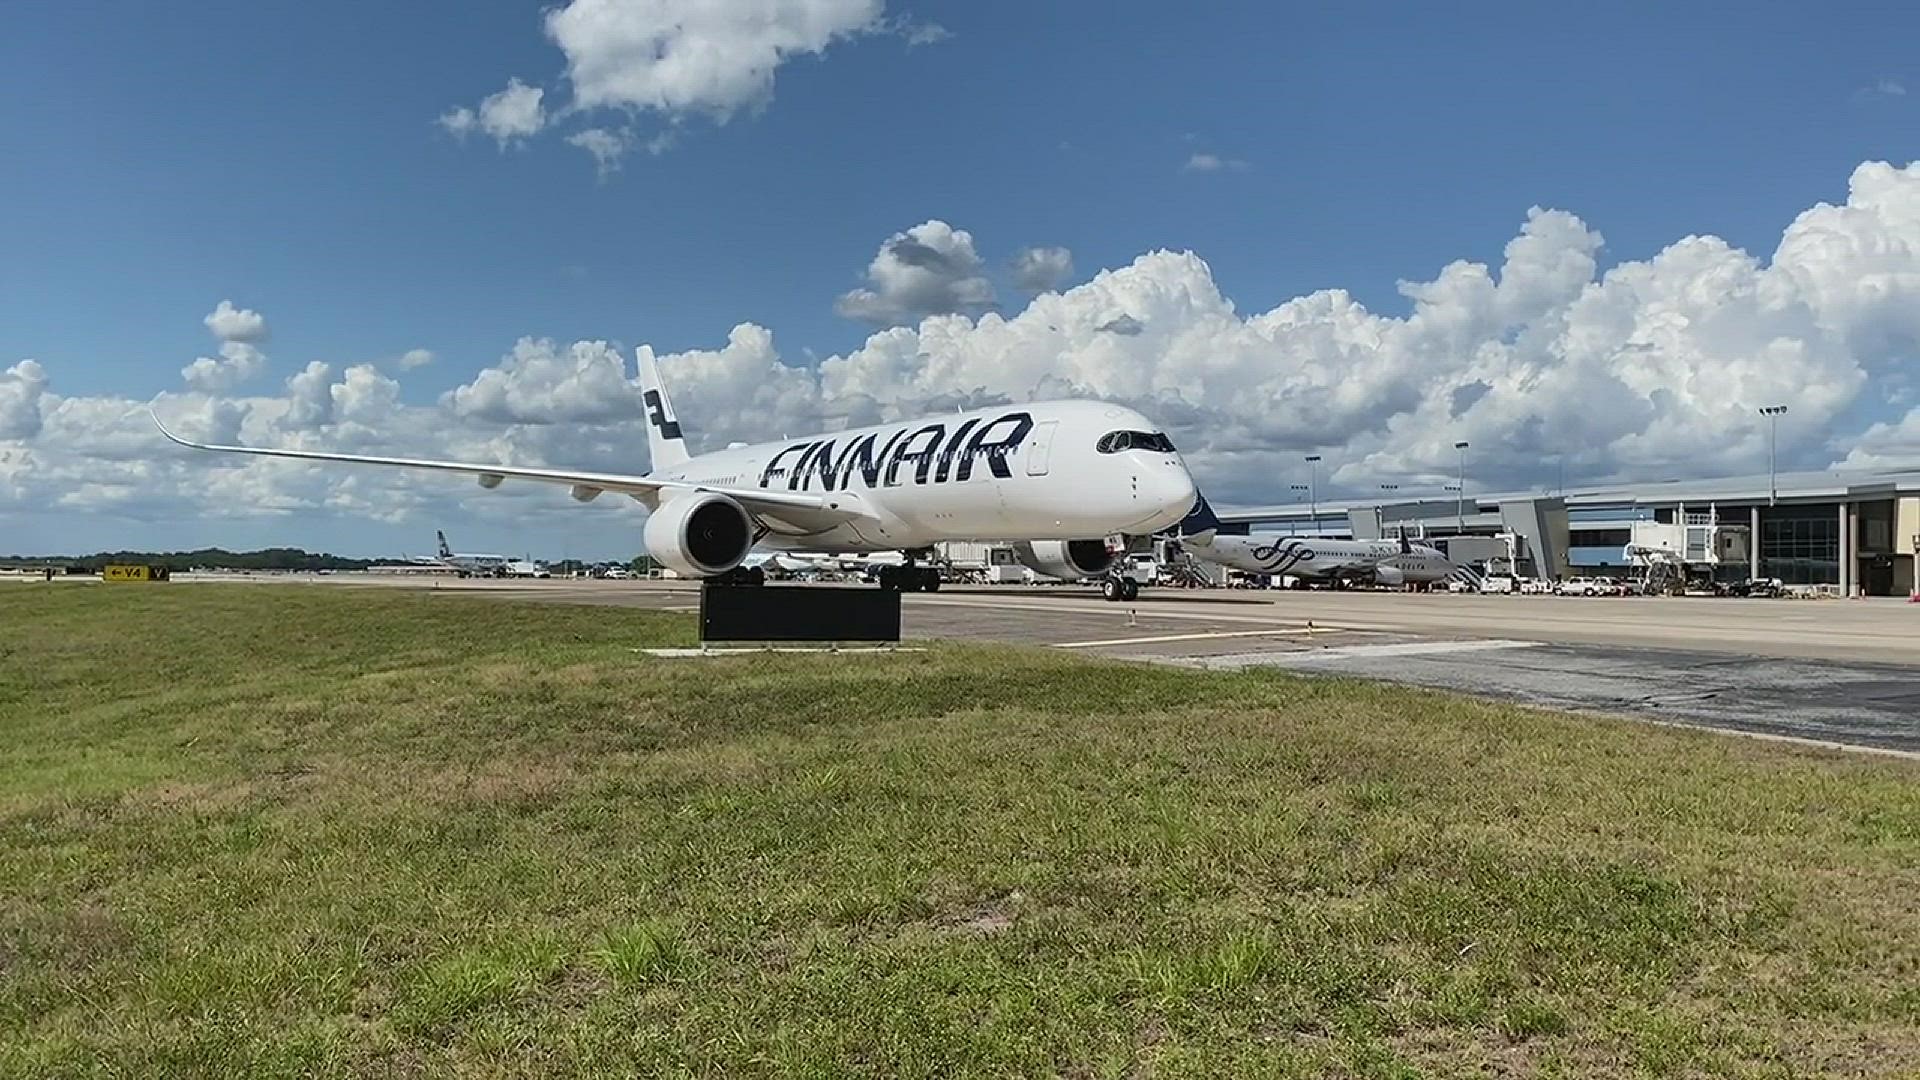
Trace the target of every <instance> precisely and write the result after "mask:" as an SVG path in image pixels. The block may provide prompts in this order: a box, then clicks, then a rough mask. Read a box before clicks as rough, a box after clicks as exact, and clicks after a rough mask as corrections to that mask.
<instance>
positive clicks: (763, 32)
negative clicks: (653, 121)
mask: <svg viewBox="0 0 1920 1080" xmlns="http://www.w3.org/2000/svg"><path fill="white" fill-rule="evenodd" d="M881 8H882V0H729V2H728V3H723V4H714V3H686V2H671V0H572V2H571V3H569V4H567V5H566V6H565V7H562V8H558V9H555V10H553V11H550V12H548V13H547V16H546V29H547V36H548V37H549V38H551V39H552V40H553V42H554V44H556V45H558V46H559V47H560V51H561V52H563V53H565V54H566V60H567V80H568V81H569V82H570V83H571V84H572V86H573V98H574V104H575V105H576V106H577V107H579V108H583V109H592V108H597V107H601V106H611V107H614V108H621V109H629V110H636V111H644V110H656V111H659V112H664V113H677V112H708V113H713V114H716V115H718V116H721V117H725V116H727V115H728V114H730V113H732V112H734V111H736V110H738V109H741V108H747V107H751V106H756V105H761V104H764V103H765V102H767V101H768V100H769V99H771V98H772V97H773V80H774V73H775V72H776V71H777V70H779V68H780V65H781V64H783V63H785V62H787V61H788V60H791V59H793V58H795V57H798V56H806V55H810V54H816V53H820V52H824V51H825V50H826V49H827V47H828V46H829V45H832V44H833V43H834V42H836V41H839V40H842V39H844V38H848V37H851V36H853V35H855V34H859V33H861V32H863V31H866V30H871V29H875V28H877V27H878V25H879V23H880V21H881Z"/></svg>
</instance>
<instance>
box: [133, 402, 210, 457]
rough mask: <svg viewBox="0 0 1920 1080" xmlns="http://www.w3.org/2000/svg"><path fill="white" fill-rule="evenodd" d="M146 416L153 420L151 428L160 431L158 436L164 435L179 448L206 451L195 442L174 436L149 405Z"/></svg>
mask: <svg viewBox="0 0 1920 1080" xmlns="http://www.w3.org/2000/svg"><path fill="white" fill-rule="evenodd" d="M147 416H148V417H150V418H151V419H152V420H153V426H154V427H157V428H159V429H160V434H162V435H165V436H166V437H167V438H168V439H169V440H170V441H172V442H177V443H179V444H180V445H181V446H190V447H192V448H193V449H195V450H205V449H206V447H205V446H202V445H201V444H199V443H197V442H188V441H187V440H185V439H183V438H181V437H180V436H178V435H175V434H174V433H173V432H171V431H168V430H167V425H165V424H163V423H161V422H160V414H159V413H157V412H155V411H153V406H151V405H149V406H147Z"/></svg>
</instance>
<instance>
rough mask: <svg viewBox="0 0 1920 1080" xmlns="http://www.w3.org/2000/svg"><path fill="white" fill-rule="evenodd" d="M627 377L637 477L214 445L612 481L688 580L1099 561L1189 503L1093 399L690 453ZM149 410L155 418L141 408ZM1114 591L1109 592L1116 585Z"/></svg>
mask: <svg viewBox="0 0 1920 1080" xmlns="http://www.w3.org/2000/svg"><path fill="white" fill-rule="evenodd" d="M639 356H640V391H641V400H642V402H643V403H644V406H645V409H646V416H647V445H648V449H649V451H650V452H651V456H652V464H653V471H652V472H649V473H646V474H644V475H630V474H621V473H596V472H584V471H577V470H570V469H548V468H525V467H520V466H511V465H495V464H485V463H473V462H461V461H430V460H421V459H413V458H390V457H373V456H366V455H360V454H334V453H325V452H321V451H314V450H275V449H267V448H263V447H249V446H217V445H209V444H206V443H197V442H192V441H189V440H187V439H182V438H180V437H179V436H177V435H174V434H173V433H172V432H169V431H167V430H166V428H165V427H164V426H162V427H161V428H160V430H161V432H162V434H165V435H166V436H167V437H168V438H169V439H172V440H173V441H174V442H177V443H179V444H181V445H183V446H189V447H193V448H195V449H199V450H214V451H221V452H225V453H235V454H259V455H265V456H269V457H286V458H297V459H301V460H307V461H339V462H348V463H357V464H366V465H387V466H393V467H398V468H411V469H433V470H438V471H441V472H456V473H467V474H470V475H472V476H475V477H477V478H478V479H479V481H480V486H481V487H484V488H494V487H498V486H499V485H500V483H501V482H502V481H503V480H505V479H507V478H508V477H513V478H515V479H523V480H538V481H541V482H544V483H551V484H565V485H567V486H568V488H569V489H570V490H571V493H572V495H573V497H574V498H575V499H577V500H579V501H581V502H588V501H591V500H592V499H595V498H597V497H599V495H600V494H601V493H602V492H605V491H614V492H619V493H621V494H625V495H628V496H630V497H631V498H633V499H635V500H636V501H638V502H640V503H642V504H644V505H645V506H646V507H647V508H648V509H649V510H651V511H652V513H651V514H649V515H648V517H647V523H646V526H645V529H644V531H643V532H642V540H643V542H644V544H645V546H646V551H647V554H648V555H650V556H652V558H653V559H654V561H655V562H657V563H659V564H661V565H663V566H666V567H669V568H671V569H672V570H673V571H674V572H676V573H678V574H680V575H682V576H685V577H693V578H708V579H711V578H725V579H731V580H735V581H743V582H745V583H757V582H758V581H760V580H764V577H765V574H764V572H763V571H762V570H761V568H759V567H754V568H752V569H751V570H743V571H741V572H739V573H736V572H735V571H736V570H740V568H741V567H742V564H743V563H745V561H746V560H747V557H748V556H749V555H750V554H751V553H752V552H753V549H754V548H755V546H756V545H758V546H761V547H763V548H766V549H768V550H770V551H775V552H779V551H787V552H793V551H801V552H809V553H812V552H819V553H822V554H830V555H862V554H875V553H879V552H900V553H901V554H902V555H903V556H904V559H903V561H902V564H901V565H898V566H882V567H880V568H879V569H878V571H877V574H876V576H877V577H878V578H879V581H880V584H881V586H882V587H883V588H889V589H912V590H919V589H927V590H932V589H937V588H939V586H940V575H939V571H938V569H937V568H936V567H933V566H928V565H923V562H924V560H926V559H928V558H929V557H930V556H931V554H932V549H933V545H935V544H937V543H940V542H942V541H950V540H962V541H965V540H991V539H994V538H998V537H1006V536H1017V537H1025V538H1026V543H1027V544H1028V545H1029V546H1030V551H1031V552H1032V555H1033V557H1034V558H1035V560H1036V561H1039V562H1041V563H1043V564H1045V565H1049V566H1054V567H1057V568H1059V569H1063V570H1066V571H1068V572H1078V573H1083V574H1100V573H1104V572H1106V571H1107V569H1108V568H1109V567H1110V566H1112V565H1113V564H1114V563H1115V561H1116V552H1118V551H1123V550H1124V548H1125V539H1126V538H1127V537H1143V536H1151V535H1152V534H1154V533H1156V532H1159V531H1160V530H1162V529H1165V528H1167V527H1168V526H1171V525H1173V524H1175V523H1177V522H1178V521H1179V520H1180V519H1181V518H1182V517H1183V516H1185V514H1186V512H1187V510H1188V508H1189V507H1191V506H1192V505H1193V498H1194V486H1193V478H1192V477H1191V476H1189V475H1188V474H1187V468H1186V465H1185V463H1184V462H1182V461H1181V460H1180V455H1179V454H1178V453H1176V452H1175V451H1174V448H1173V444H1172V443H1171V442H1169V441H1168V440H1167V437H1166V436H1165V435H1163V434H1161V433H1159V432H1158V431H1157V430H1155V428H1154V426H1153V424H1152V423H1151V422H1150V421H1149V420H1147V418H1146V417H1144V416H1142V415H1140V414H1139V413H1137V412H1135V411H1133V410H1132V409H1128V408H1125V407H1123V406H1120V405H1111V404H1107V403H1105V402H1100V401H1049V402H1034V403H1031V404H1026V405H1003V406H995V407H992V408H986V409H973V410H968V411H963V412H959V413H955V414H950V415H942V416H929V417H926V418H924V419H920V420H912V421H907V422H904V423H893V424H881V425H877V426H874V427H862V428H853V429H849V430H846V431H839V432H830V433H825V434H820V435H814V436H810V437H807V438H803V439H795V440H782V441H780V442H773V443H761V444H758V445H754V446H739V447H731V448H729V449H725V450H719V451H715V452H713V453H710V454H703V455H700V456H698V457H695V456H693V455H692V454H690V453H689V452H688V450H687V444H686V440H685V438H684V437H683V435H682V433H681V429H680V422H679V420H677V419H675V417H674V413H673V404H672V402H671V400H669V398H668V397H667V392H666V387H665V386H664V385H662V383H661V381H660V372H659V370H658V368H657V366H656V365H655V363H654V359H653V354H652V352H651V350H646V349H642V350H641V351H640V354H639ZM154 423H155V424H159V418H158V417H157V416H156V417H155V418H154ZM1126 594H1127V590H1110V591H1109V593H1108V595H1109V597H1110V598H1113V599H1122V598H1124V597H1125V596H1126Z"/></svg>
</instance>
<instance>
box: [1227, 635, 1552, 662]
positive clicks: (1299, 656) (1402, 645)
mask: <svg viewBox="0 0 1920 1080" xmlns="http://www.w3.org/2000/svg"><path fill="white" fill-rule="evenodd" d="M1545 644H1546V642H1544V641H1509V640H1505V639H1495V640H1492V641H1403V642H1396V643H1394V644H1391V645H1335V646H1334V647H1332V648H1330V649H1320V650H1317V651H1314V652H1293V653H1279V654H1274V653H1253V654H1248V655H1251V656H1255V657H1259V658H1260V660H1261V662H1263V663H1273V664H1287V665H1292V664H1306V663H1318V662H1320V661H1323V660H1355V659H1362V658H1368V657H1376V656H1439V655H1445V654H1447V653H1464V652H1487V651H1490V650H1494V649H1536V648H1539V647H1541V646H1543V645H1545ZM1206 659H1210V660H1215V661H1229V660H1235V659H1239V657H1230V656H1215V657H1207V658H1206Z"/></svg>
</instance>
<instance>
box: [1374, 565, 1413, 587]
mask: <svg viewBox="0 0 1920 1080" xmlns="http://www.w3.org/2000/svg"><path fill="white" fill-rule="evenodd" d="M1373 580H1374V582H1375V583H1376V584H1379V585H1385V586H1387V587H1388V588H1390V589H1397V588H1399V587H1400V586H1402V585H1405V584H1406V583H1407V575H1406V574H1405V573H1403V572H1402V571H1401V569H1400V568H1399V567H1397V566H1376V567H1374V568H1373Z"/></svg>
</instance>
